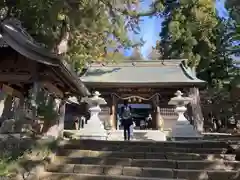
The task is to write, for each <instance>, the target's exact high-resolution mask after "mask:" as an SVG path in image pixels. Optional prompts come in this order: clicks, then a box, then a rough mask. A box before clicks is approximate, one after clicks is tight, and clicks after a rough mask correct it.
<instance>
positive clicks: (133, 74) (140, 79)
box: [81, 60, 205, 86]
mask: <svg viewBox="0 0 240 180" xmlns="http://www.w3.org/2000/svg"><path fill="white" fill-rule="evenodd" d="M81 80H82V81H83V82H84V83H85V84H86V85H87V86H88V85H93V86H94V85H96V84H101V85H114V84H115V85H117V84H118V85H119V86H121V85H123V84H124V85H134V86H136V85H164V86H172V85H202V84H205V81H202V80H200V79H198V78H197V77H196V75H195V73H194V72H193V71H192V70H190V69H189V68H188V67H186V66H184V64H183V60H164V61H159V60H155V61H147V60H145V61H134V62H131V61H121V62H120V63H117V64H114V63H112V64H92V65H90V67H89V68H88V69H87V71H86V72H85V74H84V75H83V76H82V77H81Z"/></svg>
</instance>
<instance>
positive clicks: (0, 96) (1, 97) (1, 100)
mask: <svg viewBox="0 0 240 180" xmlns="http://www.w3.org/2000/svg"><path fill="white" fill-rule="evenodd" d="M6 98H7V95H6V94H5V93H4V92H3V91H2V90H1V92H0V119H1V117H2V115H3V111H4V107H5V100H6Z"/></svg>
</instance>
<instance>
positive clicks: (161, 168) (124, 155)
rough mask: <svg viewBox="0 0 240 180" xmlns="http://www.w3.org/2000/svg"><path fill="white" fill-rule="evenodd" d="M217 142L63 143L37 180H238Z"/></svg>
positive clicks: (232, 159) (231, 162) (224, 148)
mask: <svg viewBox="0 0 240 180" xmlns="http://www.w3.org/2000/svg"><path fill="white" fill-rule="evenodd" d="M227 148H228V144H227V143H226V142H219V141H201V142H200V141H192V142H184V141H182V142H171V141H167V142H146V141H145V142H141V141H133V142H128V141H95V140H72V141H64V142H62V143H61V145H60V146H59V149H58V151H57V156H56V158H55V160H54V162H53V163H52V164H49V165H48V166H46V172H45V173H44V176H43V177H42V178H41V180H240V175H239V170H238V169H239V167H240V163H239V162H238V161H235V155H233V154H226V151H227Z"/></svg>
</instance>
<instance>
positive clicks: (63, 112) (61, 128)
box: [58, 99, 66, 138]
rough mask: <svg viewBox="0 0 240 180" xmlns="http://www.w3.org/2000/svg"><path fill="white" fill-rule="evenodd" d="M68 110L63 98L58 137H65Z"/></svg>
mask: <svg viewBox="0 0 240 180" xmlns="http://www.w3.org/2000/svg"><path fill="white" fill-rule="evenodd" d="M65 111H66V100H65V99H63V100H62V101H61V102H60V104H59V121H58V137H61V138H62V137H63V132H64V121H65Z"/></svg>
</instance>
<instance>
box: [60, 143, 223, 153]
mask: <svg viewBox="0 0 240 180" xmlns="http://www.w3.org/2000/svg"><path fill="white" fill-rule="evenodd" d="M62 148H64V149H75V150H77V149H81V150H92V151H117V152H179V153H201V154H205V153H206V152H207V153H209V154H225V153H226V152H227V148H189V147H185V148H184V147H182V148H174V147H158V146H118V145H115V146H94V145H92V147H89V146H87V147H86V146H81V147H80V146H79V147H76V146H74V145H70V144H69V145H68V146H64V147H62Z"/></svg>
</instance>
